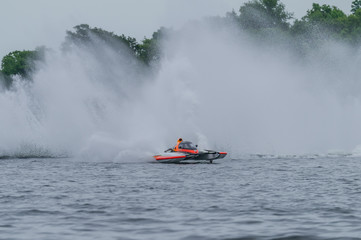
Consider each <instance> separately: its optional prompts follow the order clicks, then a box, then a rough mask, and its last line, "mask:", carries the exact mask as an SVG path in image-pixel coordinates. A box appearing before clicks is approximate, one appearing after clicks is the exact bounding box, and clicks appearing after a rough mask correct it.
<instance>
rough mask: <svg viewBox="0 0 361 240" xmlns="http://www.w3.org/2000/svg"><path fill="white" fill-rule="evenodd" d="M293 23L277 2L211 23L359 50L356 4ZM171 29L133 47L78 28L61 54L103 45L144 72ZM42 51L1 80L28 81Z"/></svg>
mask: <svg viewBox="0 0 361 240" xmlns="http://www.w3.org/2000/svg"><path fill="white" fill-rule="evenodd" d="M292 20H293V14H292V13H290V12H288V11H287V10H286V7H285V5H284V4H283V3H282V2H281V1H280V0H251V1H249V2H247V3H245V4H243V5H242V6H241V7H240V9H239V11H238V12H235V11H232V12H229V13H227V14H226V16H225V17H220V18H214V19H213V21H218V22H219V23H220V24H228V25H229V24H233V25H235V26H236V27H237V28H239V29H240V30H242V31H245V32H247V33H248V34H249V35H250V36H252V37H255V38H257V39H261V41H264V39H267V38H268V37H269V36H271V35H272V36H275V35H276V36H282V38H283V39H286V40H287V41H289V42H292V43H293V44H297V47H296V49H297V51H299V53H301V54H302V52H303V51H305V50H309V49H312V48H315V46H317V44H318V43H319V42H320V41H323V40H327V39H334V40H338V41H343V42H345V43H347V44H349V45H351V46H355V47H359V46H360V45H361V0H354V1H353V2H352V5H351V12H350V14H349V15H347V14H346V13H344V12H343V11H342V10H340V9H339V8H337V7H335V6H330V5H319V4H316V3H314V4H313V5H312V8H311V9H310V10H308V11H307V14H306V15H305V16H304V17H302V18H301V19H296V20H294V21H292ZM173 33H174V31H172V30H171V29H166V28H163V27H162V28H160V29H159V30H158V31H156V32H154V33H153V35H152V37H151V38H144V39H143V40H142V41H141V42H138V41H137V40H136V39H135V38H132V37H129V36H128V37H127V36H125V35H123V34H122V35H116V34H114V33H113V32H108V31H105V30H103V29H100V28H91V27H90V26H89V25H86V24H82V25H78V26H75V27H74V29H73V31H67V32H66V38H65V41H64V43H63V45H62V48H63V51H64V52H66V51H71V50H72V47H73V46H74V45H75V46H78V47H82V46H88V47H89V46H90V47H92V48H94V49H95V48H96V46H97V44H99V43H107V44H109V45H111V46H113V48H114V49H120V48H121V49H122V50H123V51H126V52H128V53H129V54H130V55H132V56H134V58H135V59H137V61H138V62H139V63H141V64H143V65H144V66H146V67H152V66H153V65H154V64H156V63H157V62H158V60H159V59H160V58H161V56H162V51H161V48H160V46H161V42H162V41H164V40H165V39H167V37H168V36H170V35H171V34H173ZM45 51H47V49H46V48H45V47H42V48H38V49H36V50H34V51H25V50H24V51H14V52H11V53H9V54H8V55H6V56H4V57H3V59H2V62H1V71H0V80H2V81H3V82H5V85H6V86H10V85H11V82H12V77H13V76H14V75H19V76H20V77H22V78H24V79H25V78H26V79H31V74H32V73H33V72H34V71H35V70H36V69H35V66H36V62H37V61H42V60H43V59H44V53H45Z"/></svg>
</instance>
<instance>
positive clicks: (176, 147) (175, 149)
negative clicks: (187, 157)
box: [174, 138, 183, 152]
mask: <svg viewBox="0 0 361 240" xmlns="http://www.w3.org/2000/svg"><path fill="white" fill-rule="evenodd" d="M182 141H183V139H182V138H179V139H178V141H177V145H175V147H174V151H175V152H178V151H179V144H180V143H181V142H182Z"/></svg>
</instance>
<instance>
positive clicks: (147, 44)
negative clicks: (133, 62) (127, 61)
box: [138, 27, 172, 65]
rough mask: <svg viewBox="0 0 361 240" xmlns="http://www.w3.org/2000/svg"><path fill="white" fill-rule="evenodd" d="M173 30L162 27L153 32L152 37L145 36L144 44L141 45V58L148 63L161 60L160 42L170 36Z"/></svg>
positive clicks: (139, 53)
mask: <svg viewBox="0 0 361 240" xmlns="http://www.w3.org/2000/svg"><path fill="white" fill-rule="evenodd" d="M171 32H172V30H171V29H168V28H164V27H161V28H160V29H159V30H158V31H156V32H154V33H153V35H152V38H144V40H143V41H142V44H140V45H139V52H138V56H139V57H140V59H141V60H142V61H143V62H145V63H146V64H148V65H149V64H151V63H153V62H157V61H159V59H160V58H161V54H162V53H161V48H160V44H161V43H162V42H163V41H165V40H167V39H168V38H169V36H170V34H171Z"/></svg>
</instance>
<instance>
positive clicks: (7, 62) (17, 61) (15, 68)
mask: <svg viewBox="0 0 361 240" xmlns="http://www.w3.org/2000/svg"><path fill="white" fill-rule="evenodd" d="M37 59H38V56H37V52H36V51H25V50H24V51H14V52H11V53H9V54H8V55H6V56H5V57H3V59H2V62H1V72H2V73H3V74H4V75H6V76H11V75H17V74H18V75H20V76H22V77H24V78H25V77H28V76H29V74H30V73H31V72H32V71H33V70H34V61H35V60H37Z"/></svg>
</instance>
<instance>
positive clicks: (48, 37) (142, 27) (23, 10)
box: [0, 0, 352, 58]
mask: <svg viewBox="0 0 361 240" xmlns="http://www.w3.org/2000/svg"><path fill="white" fill-rule="evenodd" d="M244 2H248V0H62V1H52V0H31V1H29V0H0V32H1V44H0V58H1V57H2V56H4V55H6V54H7V53H9V52H11V51H14V50H25V49H26V50H32V49H35V47H37V46H47V47H49V48H52V49H55V50H56V49H59V46H60V44H61V43H62V41H63V40H64V37H65V32H66V30H71V29H72V27H74V26H76V25H78V24H82V23H87V24H89V25H90V26H91V27H100V28H103V29H105V30H108V31H111V32H114V33H116V34H125V35H126V36H132V37H136V38H137V39H138V40H142V39H143V38H144V37H151V35H152V33H153V32H154V31H156V30H157V29H159V27H161V26H164V27H172V28H175V29H177V28H179V27H181V26H182V25H183V24H185V23H187V22H188V21H189V20H196V19H200V18H202V17H206V16H224V15H225V13H226V12H227V11H231V10H232V9H234V10H235V11H238V9H239V7H240V6H241V5H242V4H243V3H244ZM282 2H283V3H284V4H285V5H286V9H287V10H288V11H289V12H293V13H294V14H295V15H294V16H295V17H296V18H300V17H302V16H304V15H305V14H306V11H307V9H310V8H311V7H312V3H313V2H316V3H320V4H329V5H335V6H337V7H339V8H341V9H342V10H343V11H344V12H345V13H349V12H350V6H351V3H352V0H282Z"/></svg>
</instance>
